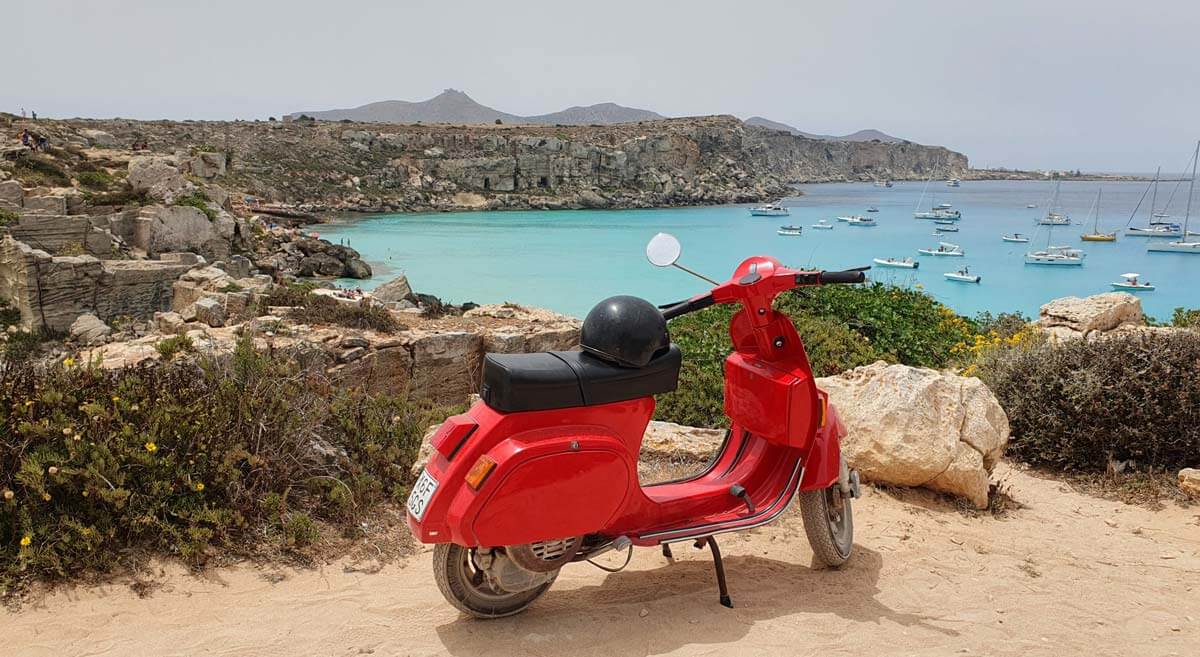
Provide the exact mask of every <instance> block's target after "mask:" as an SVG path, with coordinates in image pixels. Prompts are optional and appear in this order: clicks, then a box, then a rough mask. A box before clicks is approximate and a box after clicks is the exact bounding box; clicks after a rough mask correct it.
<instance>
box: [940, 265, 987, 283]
mask: <svg viewBox="0 0 1200 657" xmlns="http://www.w3.org/2000/svg"><path fill="white" fill-rule="evenodd" d="M942 276H945V277H946V278H948V279H950V280H952V281H958V282H960V283H978V282H979V281H981V280H983V277H982V276H980V275H979V274H972V273H971V270H970V269H969V268H968V267H965V266H964V267H963V268H962V269H960V270H958V271H948V272H946V273H944V274H942Z"/></svg>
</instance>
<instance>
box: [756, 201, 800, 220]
mask: <svg viewBox="0 0 1200 657" xmlns="http://www.w3.org/2000/svg"><path fill="white" fill-rule="evenodd" d="M750 214H751V215H752V216H755V217H786V216H788V215H789V214H791V211H790V210H788V209H787V208H785V207H783V206H782V205H779V204H778V203H768V204H766V205H760V206H759V207H757V208H750Z"/></svg>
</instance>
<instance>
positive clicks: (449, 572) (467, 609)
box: [433, 543, 558, 618]
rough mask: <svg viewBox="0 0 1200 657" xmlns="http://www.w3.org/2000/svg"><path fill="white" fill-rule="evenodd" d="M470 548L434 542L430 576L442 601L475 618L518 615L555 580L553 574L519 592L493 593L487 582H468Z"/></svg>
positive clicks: (469, 578) (471, 567) (470, 578)
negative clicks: (533, 587) (439, 592)
mask: <svg viewBox="0 0 1200 657" xmlns="http://www.w3.org/2000/svg"><path fill="white" fill-rule="evenodd" d="M473 569H474V566H473V565H472V563H471V548H465V547H462V546H461V545H455V544H453V543H438V544H437V545H435V546H434V547H433V577H434V579H435V580H436V581H437V585H438V589H439V590H440V591H441V592H442V595H443V596H445V598H446V601H447V602H449V603H450V604H452V605H454V607H455V608H456V609H458V610H459V611H461V612H463V613H464V614H468V615H470V616H474V617H475V618H504V617H505V616H512V615H514V614H519V613H521V612H522V611H525V609H526V608H527V607H528V606H529V605H531V604H533V601H534V600H537V599H538V598H540V597H541V596H542V594H543V593H545V592H546V591H547V590H548V589H549V588H550V586H551V585H553V584H554V580H555V579H556V578H557V577H558V572H557V571H555V573H554V576H553V577H551V578H550V581H549V582H546V583H545V584H543V585H541V586H539V587H537V588H535V589H531V590H529V591H521V592H519V593H508V592H506V591H505V592H496V591H494V590H493V589H492V588H491V586H489V585H488V583H487V581H486V580H485V581H483V582H481V583H480V584H478V585H476V584H474V583H473V582H472V577H471V573H472V571H473Z"/></svg>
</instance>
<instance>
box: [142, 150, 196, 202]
mask: <svg viewBox="0 0 1200 657" xmlns="http://www.w3.org/2000/svg"><path fill="white" fill-rule="evenodd" d="M127 180H128V181H129V184H130V186H131V187H133V191H135V192H146V193H147V194H149V195H150V197H151V198H155V199H158V200H162V201H167V202H171V201H173V200H174V199H175V198H176V197H177V196H179V195H180V194H182V193H184V192H186V191H187V190H189V189H191V188H193V187H194V185H192V184H191V183H190V182H188V180H187V178H185V177H184V175H183V173H182V172H181V171H180V170H179V158H176V157H171V156H166V157H163V156H150V155H142V156H137V157H133V158H131V159H130V160H129V177H128V178H127Z"/></svg>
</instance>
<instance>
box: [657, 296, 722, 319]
mask: <svg viewBox="0 0 1200 657" xmlns="http://www.w3.org/2000/svg"><path fill="white" fill-rule="evenodd" d="M713 303H714V300H713V297H712V295H711V294H706V295H704V296H702V297H699V298H696V299H686V300H684V301H680V302H679V303H674V304H670V305H668V306H665V307H663V308H662V315H663V318H664V319H675V318H676V317H679V316H680V315H686V314H688V313H690V312H693V311H696V310H703V309H705V308H707V307H709V306H711V305H713Z"/></svg>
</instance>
